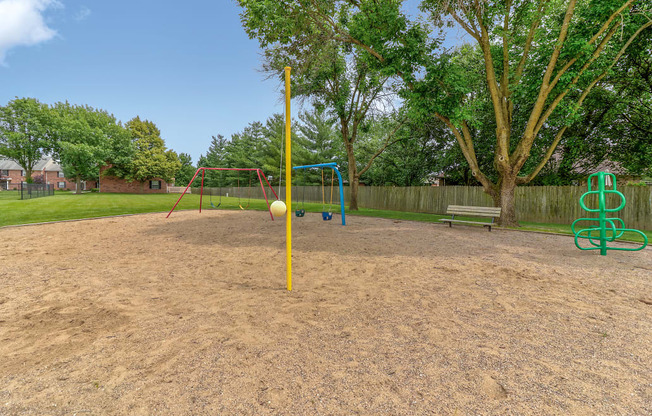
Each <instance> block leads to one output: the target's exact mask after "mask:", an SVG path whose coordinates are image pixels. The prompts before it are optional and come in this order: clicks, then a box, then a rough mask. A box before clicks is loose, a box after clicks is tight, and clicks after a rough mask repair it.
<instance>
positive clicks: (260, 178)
mask: <svg viewBox="0 0 652 416" xmlns="http://www.w3.org/2000/svg"><path fill="white" fill-rule="evenodd" d="M207 170H235V171H248V172H256V174H257V175H258V181H259V182H260V189H262V191H263V196H264V197H265V203H266V204H267V211H269V216H270V217H271V218H272V221H274V216H273V215H272V211H271V210H270V208H269V201H268V200H267V192H265V185H263V179H265V183H267V186H268V187H269V189H270V190H271V191H272V193H273V194H274V197H276V199H277V200H278V195H276V192H274V188H272V185H270V184H269V181H268V180H267V177H266V176H265V174H264V173H263V171H262V169H258V168H255V169H244V168H199V169H197V172H195V176H193V177H192V179H191V180H190V182H189V183H188V186H186V189H184V191H183V193H182V194H181V196H180V197H179V199H178V200H177V202H176V203H175V204H174V206H173V207H172V209H171V210H170V212H168V215H167V216H166V217H165V218H168V217H169V216H170V214H172V211H174V209H175V208H176V207H177V205H179V202H180V201H181V198H183V196H184V195H185V194H186V192H187V191H188V189H189V188H190V185H192V183H193V182H194V181H195V179H196V178H197V175H199V172H200V171H201V189H200V191H199V212H201V204H202V199H203V197H204V177H205V176H206V171H207Z"/></svg>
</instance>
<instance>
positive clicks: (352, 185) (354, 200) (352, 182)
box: [346, 145, 360, 211]
mask: <svg viewBox="0 0 652 416" xmlns="http://www.w3.org/2000/svg"><path fill="white" fill-rule="evenodd" d="M346 155H347V156H348V160H349V189H350V190H351V199H350V200H349V210H351V211H357V210H358V184H359V181H360V178H359V177H358V168H357V166H356V164H355V155H354V154H353V146H351V145H347V146H346Z"/></svg>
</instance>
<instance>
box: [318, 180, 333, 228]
mask: <svg viewBox="0 0 652 416" xmlns="http://www.w3.org/2000/svg"><path fill="white" fill-rule="evenodd" d="M334 174H335V171H334V170H332V171H331V200H330V202H329V203H328V211H327V210H326V197H325V196H324V169H323V168H322V170H321V219H322V220H324V221H330V220H332V219H333V210H331V205H333V175H334Z"/></svg>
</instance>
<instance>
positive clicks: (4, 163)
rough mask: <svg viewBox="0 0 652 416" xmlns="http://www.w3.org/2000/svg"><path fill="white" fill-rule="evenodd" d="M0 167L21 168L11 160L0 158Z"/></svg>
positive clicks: (5, 168)
mask: <svg viewBox="0 0 652 416" xmlns="http://www.w3.org/2000/svg"><path fill="white" fill-rule="evenodd" d="M0 169H2V170H22V169H23V168H22V167H21V166H20V165H19V164H18V163H16V162H14V161H13V160H9V159H3V158H0Z"/></svg>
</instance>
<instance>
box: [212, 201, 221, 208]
mask: <svg viewBox="0 0 652 416" xmlns="http://www.w3.org/2000/svg"><path fill="white" fill-rule="evenodd" d="M220 205H222V203H221V202H219V203H218V204H217V205H215V204H213V202H211V207H212V208H213V209H218V208H219V207H220Z"/></svg>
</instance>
